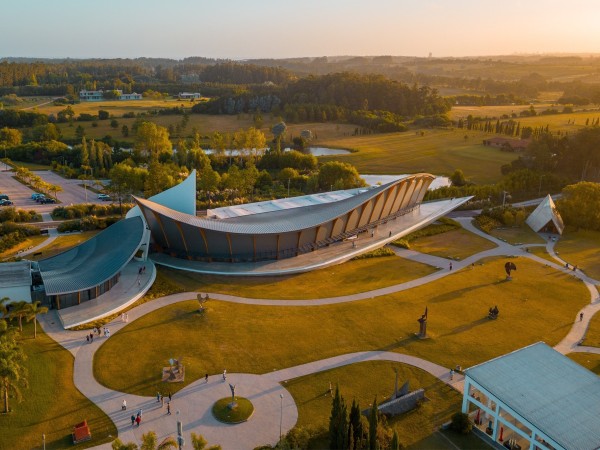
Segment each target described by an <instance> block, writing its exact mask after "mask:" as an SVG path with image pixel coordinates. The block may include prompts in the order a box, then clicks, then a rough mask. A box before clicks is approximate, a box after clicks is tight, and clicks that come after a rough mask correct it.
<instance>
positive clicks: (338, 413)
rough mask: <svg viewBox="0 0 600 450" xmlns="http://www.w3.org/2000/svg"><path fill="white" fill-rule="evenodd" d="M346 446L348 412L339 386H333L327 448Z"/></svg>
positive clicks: (343, 447) (344, 447)
mask: <svg viewBox="0 0 600 450" xmlns="http://www.w3.org/2000/svg"><path fill="white" fill-rule="evenodd" d="M347 446H348V412H347V409H346V405H345V404H344V398H343V397H342V396H341V395H340V390H339V387H338V386H336V387H335V396H334V397H333V400H332V403H331V416H330V417H329V448H335V449H346V448H347Z"/></svg>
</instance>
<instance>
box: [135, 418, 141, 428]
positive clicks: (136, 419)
mask: <svg viewBox="0 0 600 450" xmlns="http://www.w3.org/2000/svg"><path fill="white" fill-rule="evenodd" d="M141 422H142V416H140V415H138V416H137V417H136V418H135V423H137V426H138V427H139V426H140V423H141Z"/></svg>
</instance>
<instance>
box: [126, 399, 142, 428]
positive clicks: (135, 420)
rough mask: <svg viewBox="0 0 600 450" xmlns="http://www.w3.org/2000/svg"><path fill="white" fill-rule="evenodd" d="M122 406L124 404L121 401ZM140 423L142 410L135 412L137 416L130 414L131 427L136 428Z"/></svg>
mask: <svg viewBox="0 0 600 450" xmlns="http://www.w3.org/2000/svg"><path fill="white" fill-rule="evenodd" d="M123 404H125V400H123ZM141 422H142V410H141V409H140V410H139V411H138V412H137V415H134V414H132V415H131V426H134V425H136V424H137V426H138V427H139V426H140V423H141Z"/></svg>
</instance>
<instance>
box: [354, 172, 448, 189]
mask: <svg viewBox="0 0 600 450" xmlns="http://www.w3.org/2000/svg"><path fill="white" fill-rule="evenodd" d="M404 176H406V175H361V177H362V178H363V180H365V181H366V182H367V184H368V185H369V186H376V185H378V184H386V183H389V182H391V181H394V180H397V179H398V178H401V177H404ZM450 184H451V183H450V179H449V178H448V177H441V176H440V177H438V176H436V177H435V180H433V183H431V186H429V190H430V191H433V190H434V189H437V188H440V187H444V186H450Z"/></svg>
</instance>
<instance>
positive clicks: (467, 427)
mask: <svg viewBox="0 0 600 450" xmlns="http://www.w3.org/2000/svg"><path fill="white" fill-rule="evenodd" d="M450 429H451V430H453V431H456V432H457V433H460V434H469V433H470V432H471V430H472V429H473V424H472V423H471V421H470V420H469V416H468V415H467V414H466V413H461V412H457V413H455V414H453V415H452V423H451V424H450Z"/></svg>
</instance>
